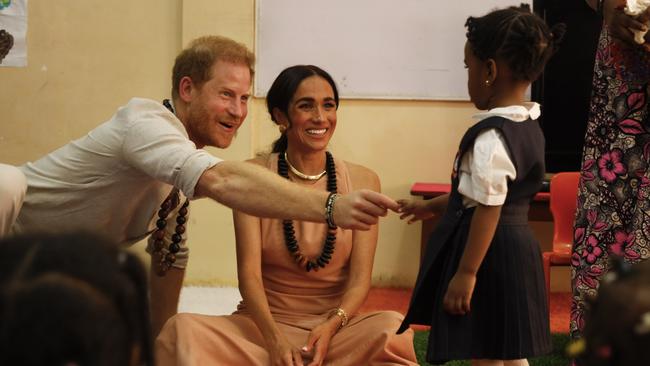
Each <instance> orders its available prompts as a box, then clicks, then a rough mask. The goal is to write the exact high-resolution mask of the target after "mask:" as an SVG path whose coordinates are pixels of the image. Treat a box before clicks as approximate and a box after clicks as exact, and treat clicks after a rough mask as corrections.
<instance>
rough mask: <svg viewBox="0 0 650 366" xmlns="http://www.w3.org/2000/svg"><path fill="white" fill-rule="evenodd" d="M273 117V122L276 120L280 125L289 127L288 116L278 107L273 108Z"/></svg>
mask: <svg viewBox="0 0 650 366" xmlns="http://www.w3.org/2000/svg"><path fill="white" fill-rule="evenodd" d="M273 119H274V120H275V122H277V123H278V124H279V125H280V126H284V127H285V128H289V127H291V124H290V123H289V118H287V115H286V114H284V112H282V111H281V110H280V109H279V108H277V107H276V108H273Z"/></svg>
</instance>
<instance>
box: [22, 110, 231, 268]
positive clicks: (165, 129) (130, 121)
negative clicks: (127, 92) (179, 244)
mask: <svg viewBox="0 0 650 366" xmlns="http://www.w3.org/2000/svg"><path fill="white" fill-rule="evenodd" d="M220 161H221V160H220V159H218V158H216V157H214V156H212V155H210V154H209V153H208V152H206V151H205V150H201V149H197V148H196V146H195V145H194V143H193V142H192V141H190V140H189V138H188V135H187V132H186V131H185V127H184V126H183V124H182V123H181V122H180V121H179V120H178V119H177V118H176V116H175V115H174V114H173V113H171V112H170V111H168V110H167V109H166V108H165V107H164V106H163V105H162V104H161V103H160V102H158V101H154V100H149V99H141V98H133V99H131V100H130V101H129V102H128V104H127V105H125V106H123V107H121V108H120V109H119V110H118V111H117V113H116V114H115V115H114V116H113V117H112V118H111V119H110V120H109V121H107V122H105V123H103V124H101V125H100V126H98V127H97V128H95V129H94V130H92V131H90V132H89V133H88V134H87V135H86V136H84V137H82V138H80V139H78V140H75V141H72V142H70V143H68V144H67V145H65V146H63V147H61V148H59V149H58V150H55V151H53V152H52V153H50V154H48V155H46V156H45V157H43V158H41V159H39V160H37V161H35V162H33V163H32V162H30V163H27V164H25V165H23V166H21V167H20V169H21V170H22V172H23V173H24V174H25V176H26V178H27V185H28V189H27V196H26V197H25V202H24V204H23V208H22V210H21V211H20V214H19V216H18V218H17V220H16V223H15V224H14V227H13V231H14V232H26V231H30V232H31V231H69V230H80V229H81V230H87V231H92V232H95V233H98V234H101V235H105V236H107V237H109V238H111V239H112V240H115V241H117V242H120V243H125V244H131V243H134V242H136V241H138V240H140V239H143V238H144V237H146V235H147V234H149V233H151V232H152V231H153V229H154V228H155V219H157V211H158V209H159V207H160V204H161V203H162V201H163V200H164V199H165V198H166V197H167V195H168V194H169V193H170V191H171V190H172V186H176V187H178V188H179V189H180V190H181V191H182V193H183V194H184V195H185V196H187V197H189V198H190V199H192V198H194V188H195V186H196V184H197V182H198V180H199V177H200V176H201V174H203V172H204V171H205V170H207V169H209V168H211V167H213V166H214V165H216V164H217V163H219V162H220ZM174 214H176V213H175V212H174V213H173V214H170V217H169V218H168V220H167V221H168V222H169V223H168V224H167V231H171V232H173V230H174V228H175V225H176V220H175V219H173V217H172V216H173V215H174ZM167 240H169V239H167ZM181 257H183V255H182V254H181Z"/></svg>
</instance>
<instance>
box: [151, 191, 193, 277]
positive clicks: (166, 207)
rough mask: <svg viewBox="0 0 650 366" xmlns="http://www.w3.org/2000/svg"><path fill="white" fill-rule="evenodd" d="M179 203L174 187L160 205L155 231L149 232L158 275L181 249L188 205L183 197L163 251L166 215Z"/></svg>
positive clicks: (178, 196) (167, 268) (168, 266)
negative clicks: (168, 241)
mask: <svg viewBox="0 0 650 366" xmlns="http://www.w3.org/2000/svg"><path fill="white" fill-rule="evenodd" d="M179 203H180V194H179V193H178V188H174V189H173V190H172V191H171V193H170V194H169V196H167V198H166V199H165V200H164V201H163V203H162V205H160V210H158V220H157V221H156V228H157V229H156V231H154V232H153V234H151V235H152V236H153V257H152V260H156V259H157V260H158V263H157V267H156V273H157V274H158V275H159V276H164V275H165V273H166V272H167V271H168V270H169V268H171V266H172V264H174V262H176V253H178V252H179V251H180V250H181V245H180V242H181V241H183V233H185V223H186V222H187V218H186V216H187V207H188V206H189V205H190V200H189V199H185V203H183V206H181V208H180V209H179V210H178V216H177V217H176V229H175V230H174V234H172V237H171V243H170V244H169V247H168V248H167V251H168V252H167V254H164V253H163V248H164V247H165V241H164V239H165V228H166V227H167V216H169V213H170V212H171V211H172V210H173V209H175V208H176V207H177V206H178V204H179Z"/></svg>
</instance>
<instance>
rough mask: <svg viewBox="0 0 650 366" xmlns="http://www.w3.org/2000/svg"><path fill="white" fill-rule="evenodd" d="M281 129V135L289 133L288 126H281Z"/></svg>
mask: <svg viewBox="0 0 650 366" xmlns="http://www.w3.org/2000/svg"><path fill="white" fill-rule="evenodd" d="M279 129H280V133H285V132H286V131H287V126H285V125H280V127H279Z"/></svg>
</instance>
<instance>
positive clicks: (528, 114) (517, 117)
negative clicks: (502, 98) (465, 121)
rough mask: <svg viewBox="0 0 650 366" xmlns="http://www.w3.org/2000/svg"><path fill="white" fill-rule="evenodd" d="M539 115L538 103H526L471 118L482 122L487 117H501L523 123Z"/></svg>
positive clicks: (496, 109)
mask: <svg viewBox="0 0 650 366" xmlns="http://www.w3.org/2000/svg"><path fill="white" fill-rule="evenodd" d="M540 114H541V110H540V106H539V103H535V102H526V103H524V104H523V105H511V106H507V107H499V108H493V109H490V110H489V111H487V112H480V113H477V114H475V115H473V116H472V118H474V119H476V120H478V121H482V120H484V119H486V118H488V117H495V116H498V117H503V118H507V119H509V120H511V121H515V122H523V121H526V120H528V118H530V119H533V120H534V119H537V118H539V115H540Z"/></svg>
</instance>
